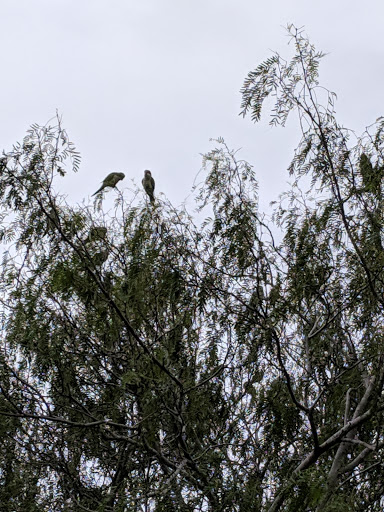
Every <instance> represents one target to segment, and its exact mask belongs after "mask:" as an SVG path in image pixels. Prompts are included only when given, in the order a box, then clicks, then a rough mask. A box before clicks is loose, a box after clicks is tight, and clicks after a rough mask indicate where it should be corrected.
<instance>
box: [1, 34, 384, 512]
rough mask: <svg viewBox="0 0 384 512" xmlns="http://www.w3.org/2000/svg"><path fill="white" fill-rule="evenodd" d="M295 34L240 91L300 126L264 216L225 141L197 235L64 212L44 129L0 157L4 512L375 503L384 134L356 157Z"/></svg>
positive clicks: (120, 202) (160, 215) (59, 155)
mask: <svg viewBox="0 0 384 512" xmlns="http://www.w3.org/2000/svg"><path fill="white" fill-rule="evenodd" d="M290 30H291V34H292V39H293V42H294V46H295V54H294V57H293V58H292V60H291V61H289V62H287V61H285V60H284V59H282V57H281V56H279V55H277V54H275V55H273V56H272V57H271V58H270V59H268V60H267V61H265V62H264V63H262V64H261V65H260V66H258V68H256V70H255V71H253V72H251V73H250V74H249V75H248V77H247V79H246V81H245V84H244V88H243V90H242V94H243V106H242V108H243V114H244V115H247V114H249V113H250V115H251V116H252V118H253V119H254V120H255V121H258V120H259V119H260V115H261V111H262V107H263V102H264V100H265V99H266V98H267V97H268V96H272V97H274V98H275V107H274V109H273V116H272V124H282V125H284V124H285V122H286V120H287V117H288V114H289V113H290V112H297V113H298V114H299V119H300V122H301V126H302V129H303V134H302V140H301V141H300V143H299V145H298V148H297V150H296V153H295V156H294V159H293V162H292V164H291V165H290V168H289V170H290V173H291V174H292V176H293V177H294V185H293V186H292V188H291V189H290V190H289V191H288V192H287V193H286V194H284V195H283V196H282V197H281V201H280V202H279V203H277V204H276V205H275V214H274V222H272V220H267V219H266V217H265V216H263V215H261V214H260V213H259V212H258V203H257V181H256V178H255V173H254V171H253V169H252V167H251V166H250V165H249V164H248V163H247V162H244V161H241V160H238V159H237V156H236V152H234V151H232V150H230V149H229V147H228V146H227V145H226V144H225V142H224V141H223V140H222V139H219V140H218V141H216V148H214V149H213V150H212V151H211V152H209V153H208V154H207V155H205V157H204V160H203V166H204V169H205V171H206V177H205V182H204V184H203V185H202V187H201V189H200V190H199V192H198V194H197V196H196V199H197V201H198V204H199V206H200V209H201V211H202V212H203V213H204V212H205V213H206V216H207V217H206V220H205V222H204V223H203V225H197V223H195V222H194V220H193V218H192V217H191V216H190V215H189V214H188V213H187V212H186V211H184V210H181V211H178V210H176V209H175V208H174V207H173V206H172V205H171V204H169V203H168V202H166V201H163V202H161V203H159V204H158V206H157V208H156V211H148V208H146V207H145V205H143V204H135V203H129V202H128V201H127V199H126V198H125V197H124V192H122V193H117V192H116V194H117V196H116V197H117V199H116V209H115V215H114V216H112V217H108V216H107V215H106V214H104V213H103V211H102V210H101V205H100V204H98V203H97V204H95V205H94V206H90V207H86V208H78V207H70V206H69V205H68V204H66V202H65V199H64V198H63V197H62V196H60V194H58V193H57V192H55V187H56V182H57V180H58V179H59V177H60V176H62V175H64V173H65V172H66V170H67V169H68V168H69V167H71V168H72V169H73V170H75V171H76V170H77V169H78V168H79V155H78V154H77V152H76V151H75V149H74V146H73V144H72V143H71V142H70V141H69V139H68V136H67V134H66V132H65V130H64V129H63V128H62V126H61V122H60V119H58V120H57V123H56V124H55V125H54V126H45V127H39V126H37V125H34V126H32V128H31V130H30V131H29V132H28V133H27V136H26V137H25V139H24V141H23V143H22V144H19V145H16V146H15V147H14V148H13V150H12V151H9V152H7V153H5V154H4V157H3V159H2V160H1V164H0V165H1V172H0V195H1V202H0V205H1V212H2V213H1V215H2V222H3V224H2V230H1V237H2V242H3V244H4V245H7V251H6V252H5V256H4V259H3V264H2V280H1V283H2V284H1V286H2V296H3V301H2V313H3V317H2V318H3V323H2V327H3V328H2V345H1V347H2V349H1V359H2V361H1V362H2V365H1V367H0V391H1V393H0V429H1V434H2V436H1V440H0V449H1V452H0V453H1V456H0V500H1V503H3V504H5V505H3V508H4V510H6V511H11V510H12V511H14V510H25V511H35V510H36V511H37V510H39V511H45V510H46V511H48V510H57V511H84V510H85V511H87V510H88V511H100V512H101V511H105V512H108V511H114V512H115V511H116V512H117V511H121V512H122V511H129V510H143V511H156V512H161V511H171V510H172V511H173V510H179V511H182V512H187V511H198V510H202V511H203V510H204V511H206V510H207V511H212V512H217V511H222V512H227V511H228V512H229V511H242V512H243V511H249V510H255V511H263V512H264V511H269V512H272V511H276V510H284V511H297V510H303V511H322V512H323V511H335V510H346V511H347V510H348V511H349V510H350V511H375V510H377V511H378V510H382V506H383V497H382V496H383V483H382V482H384V471H383V464H382V459H383V434H382V427H383V398H382V394H383V379H384V364H383V362H384V361H383V350H384V345H383V300H384V298H383V297H384V295H383V278H384V276H383V260H384V253H383V247H382V238H381V237H382V228H381V226H382V224H383V201H382V190H381V187H382V176H383V170H384V163H383V149H382V148H383V129H384V121H383V120H382V119H379V120H378V121H377V123H376V124H375V125H373V126H372V127H371V128H369V129H368V130H367V131H366V132H365V133H364V134H363V136H362V137H361V138H359V139H358V140H357V141H355V143H354V145H353V144H352V143H351V139H352V137H351V132H349V131H348V130H346V129H344V128H343V127H341V126H339V124H338V123H337V121H336V118H335V114H334V108H333V102H334V95H333V94H332V93H329V92H327V91H325V90H324V89H322V88H320V86H319V81H318V65H319V61H320V59H321V57H322V54H321V53H318V52H316V50H315V49H314V47H313V46H312V45H311V44H310V43H309V41H308V40H307V39H306V37H305V36H304V35H303V34H302V33H301V32H300V31H296V30H295V29H294V28H293V27H291V29H290ZM322 94H325V100H326V101H325V105H323V104H322V98H321V95H322ZM308 183H310V187H311V190H309V191H308V192H306V191H305V187H306V186H308ZM54 185H55V187H54ZM94 208H98V209H96V210H95V209H94ZM103 228H105V229H103ZM278 230H279V231H278ZM277 235H278V236H277ZM278 237H279V238H281V240H282V241H281V242H279V243H278V242H276V241H275V239H277V238H278Z"/></svg>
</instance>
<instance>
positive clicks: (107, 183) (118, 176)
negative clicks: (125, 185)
mask: <svg viewBox="0 0 384 512" xmlns="http://www.w3.org/2000/svg"><path fill="white" fill-rule="evenodd" d="M124 178H125V174H123V173H122V172H111V173H110V174H108V176H107V177H106V178H104V180H103V183H102V185H101V187H100V188H99V190H96V192H95V193H94V194H92V196H95V195H96V194H98V193H99V192H101V191H102V190H104V189H105V188H106V187H116V185H117V183H118V182H119V181H120V180H122V179H124Z"/></svg>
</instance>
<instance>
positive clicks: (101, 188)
mask: <svg viewBox="0 0 384 512" xmlns="http://www.w3.org/2000/svg"><path fill="white" fill-rule="evenodd" d="M101 190H103V187H100V188H99V189H98V190H96V192H95V193H94V194H92V195H91V197H93V196H95V195H96V194H98V193H99V192H100V191H101Z"/></svg>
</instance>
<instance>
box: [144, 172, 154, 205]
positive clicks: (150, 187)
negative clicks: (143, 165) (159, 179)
mask: <svg viewBox="0 0 384 512" xmlns="http://www.w3.org/2000/svg"><path fill="white" fill-rule="evenodd" d="M141 183H142V184H143V187H144V190H145V191H146V193H147V194H148V196H149V200H150V201H151V203H154V202H155V196H154V195H153V192H154V190H155V180H154V179H153V178H152V174H151V171H148V170H147V171H144V178H143V179H142V180H141Z"/></svg>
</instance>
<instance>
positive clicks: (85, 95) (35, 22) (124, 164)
mask: <svg viewBox="0 0 384 512" xmlns="http://www.w3.org/2000/svg"><path fill="white" fill-rule="evenodd" d="M0 5H1V31H0V41H1V60H2V74H1V75H2V79H1V95H0V112H1V118H0V119H1V121H0V149H3V148H4V149H10V147H11V145H12V144H13V143H14V142H16V141H17V140H21V139H22V137H23V136H24V134H25V131H26V130H27V129H28V127H29V125H30V124H32V123H39V124H45V123H46V121H48V119H50V118H51V117H52V116H54V115H55V112H56V109H58V110H59V113H60V114H61V115H62V116H63V125H64V127H65V128H66V130H67V132H68V134H69V136H70V139H71V140H72V141H73V142H74V143H75V144H76V146H77V149H78V150H79V151H80V152H81V155H82V165H81V169H80V172H79V173H78V174H77V175H72V176H71V175H68V176H67V177H66V178H65V179H64V180H62V182H59V183H58V184H57V186H60V187H61V190H62V191H63V192H65V193H66V194H67V195H68V201H69V202H71V203H76V202H82V201H83V199H85V200H86V201H88V196H89V195H90V194H92V193H93V192H94V191H95V190H96V188H98V186H99V183H100V181H102V179H103V178H104V177H105V175H106V174H108V173H109V172H111V171H119V172H124V173H125V174H126V179H125V180H124V182H122V184H124V185H125V186H127V187H129V186H130V181H129V180H130V178H133V179H134V180H135V181H136V183H140V180H141V178H142V175H143V171H144V169H151V170H152V174H153V176H154V177H155V179H156V189H157V192H163V193H164V194H165V195H166V196H167V197H168V198H169V199H170V200H171V201H172V202H173V203H174V204H175V205H177V204H179V203H180V202H181V201H182V200H183V199H184V198H185V197H186V196H187V195H188V194H189V190H190V187H191V185H192V182H193V180H194V178H195V176H196V174H197V173H198V171H199V169H200V166H201V156H200V153H203V152H206V151H208V150H209V149H211V148H212V147H213V146H212V143H210V142H209V139H210V138H216V137H218V136H223V137H224V138H225V140H226V142H227V143H228V145H229V146H231V147H233V148H240V147H241V148H242V151H241V152H240V154H239V155H240V157H242V158H245V159H247V160H248V161H249V162H250V163H251V164H252V165H254V168H255V170H256V173H257V176H258V179H259V181H260V194H261V207H262V208H263V207H264V206H265V205H267V204H268V203H269V201H271V200H272V199H274V198H276V196H277V193H278V192H281V191H282V190H283V189H284V188H285V187H284V182H286V181H287V180H288V179H289V178H288V174H287V172H286V168H287V166H288V164H289V161H290V157H291V156H292V152H293V150H294V148H295V147H296V144H297V142H298V137H299V134H298V131H297V126H296V125H295V121H294V119H293V118H292V119H291V122H288V127H287V128H285V129H282V128H277V129H276V128H275V129H273V128H270V127H269V125H268V118H267V117H266V115H264V117H263V119H262V121H261V122H260V123H258V124H257V125H254V124H252V122H251V120H250V119H245V120H244V119H242V118H241V117H239V116H238V113H239V111H240V101H241V97H240V93H239V90H240V88H241V87H242V83H243V80H244V78H245V76H246V74H247V73H248V72H249V71H251V70H252V69H254V68H255V67H256V66H257V65H258V64H259V63H260V62H261V61H262V60H264V59H265V58H267V57H269V56H270V55H271V50H277V51H278V52H280V53H281V54H282V55H285V56H287V57H289V56H290V55H291V54H292V53H291V52H292V50H291V49H290V47H288V46H287V42H288V37H287V34H286V32H285V30H284V27H285V26H286V25H287V23H294V24H295V25H296V26H299V27H300V26H303V25H304V26H305V30H306V32H307V34H308V35H309V37H310V39H311V42H312V43H314V44H315V45H316V47H317V49H319V50H322V51H324V52H327V53H329V55H328V56H327V57H326V58H325V59H323V64H322V66H321V67H320V79H321V82H322V84H323V85H325V86H326V87H328V88H330V89H331V90H333V91H335V92H336V93H337V95H338V102H337V104H336V108H337V112H338V115H339V121H340V122H341V123H342V124H344V125H345V126H348V127H349V128H352V129H355V130H356V131H357V132H360V131H362V130H363V129H364V127H365V126H366V125H368V124H371V123H372V122H373V121H374V120H375V119H376V118H377V117H378V116H379V115H383V114H384V108H383V83H384V35H383V22H384V3H383V2H382V0H365V1H364V2H361V1H356V0H332V1H331V0H323V1H322V2H315V1H310V0H305V1H304V0H303V1H302V0H292V1H289V0H274V1H273V2H269V3H268V2H259V1H257V0H108V1H107V0H104V1H100V0H0ZM110 194H111V195H113V192H110ZM126 194H127V197H129V195H130V192H129V190H127V191H126Z"/></svg>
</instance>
